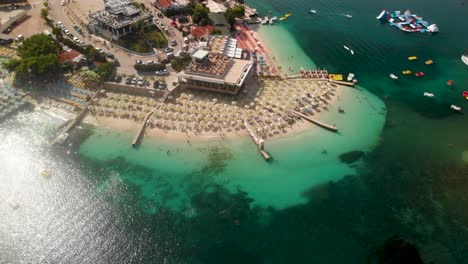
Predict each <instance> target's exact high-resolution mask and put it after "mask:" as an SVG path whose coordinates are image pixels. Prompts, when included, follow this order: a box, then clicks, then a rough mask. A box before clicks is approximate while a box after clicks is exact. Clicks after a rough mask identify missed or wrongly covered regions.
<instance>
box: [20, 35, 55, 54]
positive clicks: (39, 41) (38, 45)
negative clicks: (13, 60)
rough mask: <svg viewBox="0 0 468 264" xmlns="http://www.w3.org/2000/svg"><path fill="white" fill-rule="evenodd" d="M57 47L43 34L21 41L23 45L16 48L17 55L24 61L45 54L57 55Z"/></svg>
mask: <svg viewBox="0 0 468 264" xmlns="http://www.w3.org/2000/svg"><path fill="white" fill-rule="evenodd" d="M59 50H60V48H59V46H58V45H57V43H55V42H54V41H53V40H52V39H50V38H49V37H47V36H46V35H44V34H36V35H33V36H31V37H29V38H27V39H25V40H24V41H23V45H21V46H20V47H19V48H18V55H19V56H20V58H22V59H25V58H28V57H35V56H39V55H46V54H58V53H59Z"/></svg>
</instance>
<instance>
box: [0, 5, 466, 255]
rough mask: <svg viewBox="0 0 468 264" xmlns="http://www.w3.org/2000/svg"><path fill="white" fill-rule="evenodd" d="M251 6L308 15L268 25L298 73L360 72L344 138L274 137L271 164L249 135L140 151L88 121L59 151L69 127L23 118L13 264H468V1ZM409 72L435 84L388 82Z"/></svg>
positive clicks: (8, 242) (5, 196)
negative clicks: (57, 142) (57, 137)
mask: <svg viewBox="0 0 468 264" xmlns="http://www.w3.org/2000/svg"><path fill="white" fill-rule="evenodd" d="M250 2H252V3H249V4H252V5H254V6H255V7H256V8H258V10H259V11H260V12H263V13H266V12H268V11H270V10H271V11H272V13H273V14H274V15H278V16H279V15H282V14H284V13H286V12H292V13H293V16H291V17H290V18H289V19H288V20H286V21H285V23H282V24H278V25H276V26H273V27H270V28H268V27H269V26H266V27H265V28H263V29H262V28H261V29H259V31H260V34H262V37H264V38H265V39H267V41H266V42H271V43H269V45H271V46H272V47H274V48H275V57H276V58H277V59H278V60H280V61H281V62H282V63H284V64H286V65H287V67H293V68H295V69H298V68H299V67H314V66H317V67H326V68H328V69H329V70H330V71H336V72H342V73H347V72H354V73H356V75H357V78H358V79H359V81H360V85H362V87H359V88H358V89H356V90H353V89H348V90H345V91H344V93H345V94H344V95H342V96H340V97H341V98H342V99H341V101H339V103H338V105H339V106H341V107H342V108H344V109H345V110H346V114H344V115H341V114H338V113H337V111H336V108H332V109H330V111H329V113H326V114H325V115H324V117H323V120H324V121H327V122H329V123H336V124H337V126H338V128H339V129H340V134H339V135H336V134H333V133H329V132H327V131H323V130H321V129H318V128H315V127H312V128H311V129H309V130H307V131H304V132H301V133H299V134H296V135H294V136H292V137H285V138H279V139H275V140H269V141H267V150H268V151H269V153H270V154H271V155H272V157H273V161H272V162H270V163H266V162H265V161H263V160H262V159H261V157H260V155H258V153H257V152H256V149H255V147H254V146H253V145H252V143H251V142H250V141H249V140H250V139H248V138H244V139H239V140H232V141H227V140H226V141H220V142H211V143H209V144H206V143H203V144H201V143H193V144H192V145H188V144H187V143H186V142H177V141H167V140H166V141H161V140H158V139H148V138H145V139H144V140H143V143H142V145H141V147H140V148H138V149H132V148H131V147H130V141H131V139H132V137H133V135H131V134H125V133H115V132H110V131H108V130H104V129H99V128H93V127H90V126H86V125H85V126H83V128H82V129H78V130H77V131H76V133H75V134H74V135H72V136H71V137H72V140H71V141H70V142H68V143H67V144H66V145H65V146H63V147H53V148H52V147H50V146H49V144H48V142H49V141H50V139H51V138H52V135H53V133H54V131H57V129H58V127H59V126H60V125H61V124H62V123H63V120H59V119H56V118H53V117H50V116H48V115H46V114H44V113H41V112H34V113H22V114H19V115H18V116H16V117H13V118H11V119H9V120H7V121H5V122H3V123H1V124H0V137H1V138H2V143H1V144H0V164H1V165H2V170H1V171H0V181H1V182H2V184H0V193H1V196H0V234H1V237H2V239H0V263H367V262H368V261H370V262H371V263H372V261H373V260H374V257H375V254H374V253H375V251H376V249H377V248H378V247H379V246H380V245H382V243H383V241H385V240H386V239H388V238H389V237H391V236H393V235H399V236H401V237H403V238H405V239H406V240H408V241H410V242H411V243H412V244H414V245H415V246H416V248H417V249H418V252H419V253H420V255H421V256H422V258H423V260H424V261H425V263H431V262H433V263H464V262H466V261H465V260H466V258H467V257H468V252H467V251H466V249H467V248H468V234H467V232H466V226H467V225H468V215H467V214H466V213H465V211H466V206H467V203H466V201H467V200H468V195H467V192H466V190H467V189H468V181H467V180H466V178H467V177H468V168H467V166H466V160H467V159H466V156H467V154H466V153H467V151H468V137H466V133H465V131H467V128H468V127H467V122H466V121H467V120H466V115H463V114H455V113H453V112H450V111H449V110H448V106H449V105H450V104H452V103H455V104H458V105H460V106H462V108H467V107H468V105H467V104H468V102H467V101H466V100H465V99H463V98H461V96H460V94H461V91H463V90H468V87H466V84H467V83H468V79H467V78H468V74H466V71H467V70H468V69H467V67H466V66H464V65H463V64H462V62H461V60H460V58H459V57H460V55H461V54H460V53H461V50H462V49H463V48H466V47H467V46H468V42H467V41H468V39H467V37H466V28H465V27H466V23H464V20H463V19H464V18H465V17H467V16H468V11H467V9H466V7H465V6H464V5H462V4H461V3H462V2H447V3H445V4H444V9H443V10H441V8H440V7H439V5H440V3H439V2H436V1H424V2H423V1H412V2H403V1H396V2H395V1H392V2H390V1H384V2H381V1H380V2H379V1H377V2H376V1H365V0H358V1H353V2H341V1H335V0H332V1H316V2H310V1H267V0H260V1H257V0H256V1H250ZM383 8H385V9H387V10H393V9H397V8H398V9H401V10H404V9H406V8H410V9H412V10H413V11H414V12H415V13H417V14H419V15H422V16H423V17H425V18H427V19H428V20H429V21H430V22H432V21H433V22H434V23H437V24H438V25H439V28H440V29H441V32H440V33H439V34H438V35H435V36H428V35H414V34H413V35H411V34H404V33H402V32H399V31H397V30H395V29H394V28H391V27H389V26H388V25H381V24H379V23H378V21H377V20H375V16H376V15H377V14H378V13H379V12H380V11H381V9H383ZM309 9H316V10H317V14H316V15H310V14H308V13H307V10H309ZM345 13H350V14H352V15H353V19H350V20H348V19H346V18H344V17H343V16H342V14H345ZM274 27H276V29H274ZM285 32H289V33H290V34H289V33H288V34H286V33H285ZM343 45H347V46H349V47H351V48H353V49H354V50H355V51H356V55H355V56H351V55H350V54H349V53H346V51H345V50H344V49H343V48H342V46H343ZM281 49H283V51H287V52H288V53H285V52H281V51H282V50H281ZM285 54H286V55H285ZM411 55H416V56H418V57H419V60H418V61H416V62H409V61H408V60H407V59H406V57H408V56H411ZM426 58H430V59H432V60H434V61H435V64H434V65H431V66H426V65H424V64H423V60H424V59H426ZM407 68H408V69H411V70H412V71H413V72H414V71H419V70H421V71H424V72H425V73H426V76H425V77H424V78H423V79H417V78H415V77H414V78H413V77H408V78H406V77H403V76H401V75H400V76H401V78H400V81H399V82H397V83H395V82H393V81H392V80H390V79H389V78H388V74H389V73H390V72H394V73H396V74H399V72H400V71H401V70H402V69H407ZM448 79H453V80H454V81H455V83H456V87H454V88H448V87H446V86H445V82H446V81H447V80H448ZM368 91H370V92H371V93H372V94H375V95H376V96H374V95H372V94H371V93H369V92H368ZM424 91H428V92H433V93H435V94H436V98H434V100H427V98H424V97H422V93H423V92H424ZM344 98H346V99H344ZM338 105H337V106H338ZM337 106H335V107H337ZM467 109H468V108H467ZM70 143H71V144H70ZM463 158H465V159H463ZM44 170H47V171H49V172H50V174H51V177H50V179H47V178H45V177H43V176H41V172H43V171H44Z"/></svg>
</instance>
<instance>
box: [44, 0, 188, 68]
mask: <svg viewBox="0 0 468 264" xmlns="http://www.w3.org/2000/svg"><path fill="white" fill-rule="evenodd" d="M60 2H61V0H50V1H49V5H50V11H49V14H50V17H51V18H52V19H53V20H55V21H62V23H63V24H64V25H65V27H66V28H67V29H68V30H70V32H72V34H73V35H74V36H76V37H78V38H79V39H81V40H83V41H84V42H85V43H86V44H89V45H92V46H94V47H95V48H101V49H103V50H104V51H105V52H110V53H112V54H114V56H115V57H116V58H117V59H118V60H119V62H120V67H119V68H118V73H119V74H127V75H130V74H135V75H137V72H136V71H135V69H134V68H133V65H134V64H135V61H136V60H142V61H144V62H146V61H148V60H153V61H159V60H160V58H163V57H165V53H164V52H163V51H162V50H157V53H156V54H155V55H151V56H139V55H135V54H132V53H129V52H126V51H123V50H121V49H119V48H116V47H114V46H113V45H112V44H110V43H109V41H106V40H104V39H102V38H100V37H97V36H94V35H92V34H88V33H87V30H85V24H86V23H87V21H86V18H85V17H84V16H83V15H82V14H80V13H78V12H76V11H73V10H78V8H77V5H79V4H80V3H79V2H67V3H66V5H65V6H61V5H60ZM148 3H149V1H148ZM145 4H146V5H147V6H148V7H149V8H150V9H151V10H152V11H153V13H154V14H155V17H156V12H157V11H156V9H155V8H153V7H150V5H149V4H147V3H146V1H145ZM160 20H161V21H163V23H164V24H165V25H166V28H170V29H172V30H171V31H172V32H173V33H172V34H169V35H166V37H167V38H168V40H169V41H170V40H172V39H174V38H175V39H176V40H177V44H178V45H177V46H176V47H174V52H177V51H179V50H181V48H182V44H183V43H182V42H183V37H182V33H181V32H180V31H178V30H177V29H174V28H173V27H172V26H171V25H170V22H171V21H170V19H168V18H164V19H160ZM74 25H79V26H80V27H81V28H82V29H84V30H83V31H84V36H81V35H79V34H78V32H76V31H75V30H74V29H73V26H74Z"/></svg>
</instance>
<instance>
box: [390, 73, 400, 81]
mask: <svg viewBox="0 0 468 264" xmlns="http://www.w3.org/2000/svg"><path fill="white" fill-rule="evenodd" d="M389 76H390V78H392V79H393V80H398V76H396V75H395V74H393V73H390V75H389Z"/></svg>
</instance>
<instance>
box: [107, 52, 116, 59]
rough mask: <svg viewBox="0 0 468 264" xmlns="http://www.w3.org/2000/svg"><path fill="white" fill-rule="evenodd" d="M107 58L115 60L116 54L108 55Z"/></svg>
mask: <svg viewBox="0 0 468 264" xmlns="http://www.w3.org/2000/svg"><path fill="white" fill-rule="evenodd" d="M106 57H107V58H109V59H113V58H114V54H112V53H106Z"/></svg>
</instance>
